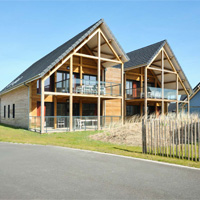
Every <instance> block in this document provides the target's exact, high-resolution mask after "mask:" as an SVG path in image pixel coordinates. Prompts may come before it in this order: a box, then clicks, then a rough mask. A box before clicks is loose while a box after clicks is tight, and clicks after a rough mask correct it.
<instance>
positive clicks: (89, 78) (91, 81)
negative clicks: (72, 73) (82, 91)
mask: <svg viewBox="0 0 200 200" xmlns="http://www.w3.org/2000/svg"><path fill="white" fill-rule="evenodd" d="M83 79H84V81H85V84H86V85H96V82H97V76H95V75H88V74H84V75H83Z"/></svg>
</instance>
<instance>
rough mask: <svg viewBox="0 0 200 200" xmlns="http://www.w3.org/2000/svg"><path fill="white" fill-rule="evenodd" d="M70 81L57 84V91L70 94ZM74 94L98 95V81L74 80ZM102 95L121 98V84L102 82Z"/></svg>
mask: <svg viewBox="0 0 200 200" xmlns="http://www.w3.org/2000/svg"><path fill="white" fill-rule="evenodd" d="M69 85H70V82H69V79H67V80H64V81H59V82H57V83H56V91H57V92H64V93H69ZM72 88H73V93H76V94H93V95H97V94H98V81H93V80H85V79H77V78H76V79H73V86H72ZM100 95H107V96H121V84H119V83H112V82H103V81H100Z"/></svg>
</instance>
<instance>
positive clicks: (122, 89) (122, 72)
mask: <svg viewBox="0 0 200 200" xmlns="http://www.w3.org/2000/svg"><path fill="white" fill-rule="evenodd" d="M121 96H122V99H121V116H122V125H123V124H124V63H122V64H121Z"/></svg>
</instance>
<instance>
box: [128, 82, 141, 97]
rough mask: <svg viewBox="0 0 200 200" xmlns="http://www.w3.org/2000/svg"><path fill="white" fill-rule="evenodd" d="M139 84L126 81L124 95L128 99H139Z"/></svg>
mask: <svg viewBox="0 0 200 200" xmlns="http://www.w3.org/2000/svg"><path fill="white" fill-rule="evenodd" d="M140 92H141V91H140V82H139V81H134V80H127V81H126V94H127V97H128V98H131V97H139V94H140Z"/></svg>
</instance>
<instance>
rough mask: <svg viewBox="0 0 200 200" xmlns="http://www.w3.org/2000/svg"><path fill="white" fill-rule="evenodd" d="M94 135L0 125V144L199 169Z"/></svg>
mask: <svg viewBox="0 0 200 200" xmlns="http://www.w3.org/2000/svg"><path fill="white" fill-rule="evenodd" d="M96 133H97V132H96V131H82V132H68V133H52V134H42V135H41V134H38V133H35V132H31V131H27V130H24V129H19V128H13V127H9V126H5V125H2V124H0V141H1V142H15V143H26V144H41V145H54V146H62V147H72V148H77V149H85V150H91V151H99V152H104V153H112V154H117V155H124V156H131V157H135V158H144V159H149V160H155V161H161V162H167V163H174V164H179V165H185V166H190V167H196V168H200V162H194V161H188V160H181V159H177V158H169V157H161V156H155V155H149V154H142V148H141V147H134V146H126V145H117V144H111V143H106V142H101V141H96V140H92V139H91V138H89V136H90V135H92V134H96Z"/></svg>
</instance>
